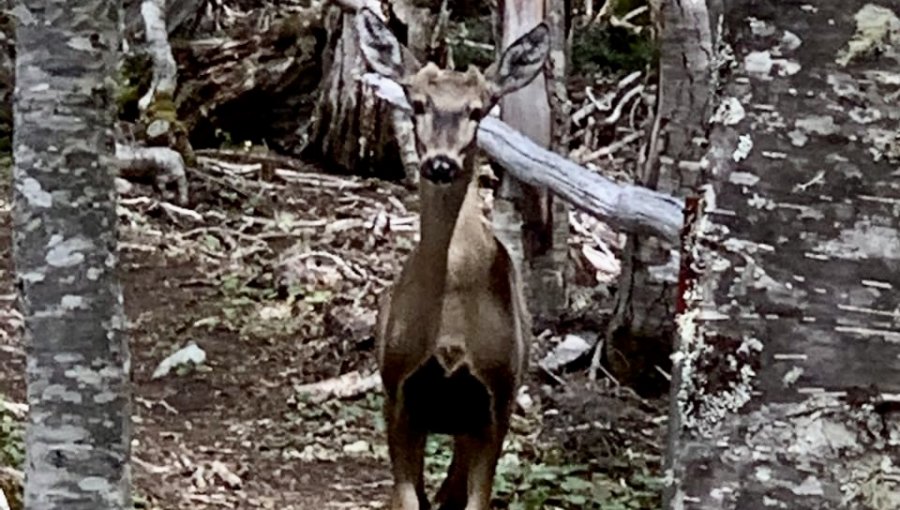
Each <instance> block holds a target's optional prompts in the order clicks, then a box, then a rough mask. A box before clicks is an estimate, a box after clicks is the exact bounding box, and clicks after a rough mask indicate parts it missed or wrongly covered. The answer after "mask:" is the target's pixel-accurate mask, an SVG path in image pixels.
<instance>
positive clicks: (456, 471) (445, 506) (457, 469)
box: [435, 436, 471, 510]
mask: <svg viewBox="0 0 900 510" xmlns="http://www.w3.org/2000/svg"><path fill="white" fill-rule="evenodd" d="M468 448H471V446H469V445H467V444H466V442H465V438H464V437H463V436H457V437H455V438H454V442H453V460H452V461H451V462H450V469H449V470H448V471H447V478H445V479H444V483H442V484H441V488H440V489H439V490H438V493H437V497H435V503H437V507H438V510H463V509H465V508H466V495H467V491H466V487H467V484H468V473H469V451H468Z"/></svg>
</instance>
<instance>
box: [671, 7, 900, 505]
mask: <svg viewBox="0 0 900 510" xmlns="http://www.w3.org/2000/svg"><path fill="white" fill-rule="evenodd" d="M724 5H725V8H724V18H723V22H722V26H723V27H724V34H723V44H721V45H719V46H718V47H717V50H719V51H718V52H717V53H716V54H715V55H718V57H719V59H720V60H718V61H717V62H716V63H715V64H716V66H717V68H719V69H721V70H722V72H723V73H724V76H723V78H722V81H721V83H718V84H716V83H713V84H712V85H713V86H716V85H718V87H716V88H712V87H711V88H710V90H716V91H717V93H718V95H717V100H718V101H717V102H718V104H719V106H718V108H717V110H716V113H715V115H714V116H713V122H714V124H713V128H712V130H711V135H710V138H709V152H708V154H707V158H708V160H707V161H708V165H707V168H709V169H710V170H711V171H710V175H709V181H710V182H709V185H708V186H707V187H706V188H705V191H704V194H703V196H702V197H701V198H700V199H699V200H698V201H694V205H693V207H692V212H691V217H690V222H689V225H690V226H689V227H688V229H687V232H686V243H685V250H684V251H683V255H682V256H683V258H684V259H685V260H684V263H683V265H682V272H681V280H680V288H681V291H680V295H681V300H680V303H679V316H678V320H677V323H678V334H677V340H678V345H677V349H678V352H677V357H676V360H677V363H676V365H675V368H674V372H673V376H674V379H673V383H674V389H673V393H672V395H673V410H672V416H671V435H670V439H671V444H670V455H669V457H670V464H671V465H670V470H669V471H668V472H669V473H670V474H671V477H672V483H671V485H670V486H669V493H668V494H667V505H668V506H667V507H668V508H672V509H676V508H677V509H716V510H720V509H722V510H732V509H754V510H755V509H759V508H790V509H795V510H813V509H815V510H830V509H877V510H887V509H896V508H900V481H898V480H900V478H898V471H897V469H898V468H897V459H900V442H898V440H897V438H900V409H898V401H900V399H898V394H900V377H898V373H900V372H898V360H900V333H898V329H900V328H898V326H900V315H898V309H897V303H898V302H900V291H898V289H900V207H898V204H900V201H898V194H897V186H896V183H897V168H898V166H900V139H898V138H897V133H900V106H898V103H897V100H896V98H897V94H898V82H897V69H898V66H900V53H898V51H897V50H898V48H900V39H898V36H897V34H898V29H900V5H898V3H897V2H882V3H880V5H879V4H873V3H868V2H866V1H863V0H845V1H837V0H830V1H826V0H822V1H819V2H816V3H815V6H803V7H801V6H799V5H798V4H795V3H792V2H782V1H778V0H731V1H729V2H725V3H724ZM807 7H808V8H807ZM712 19H713V20H716V19H718V18H717V17H713V18H712ZM726 49H727V51H728V52H727V53H725V51H724V50H726Z"/></svg>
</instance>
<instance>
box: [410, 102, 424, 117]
mask: <svg viewBox="0 0 900 510" xmlns="http://www.w3.org/2000/svg"><path fill="white" fill-rule="evenodd" d="M412 109H413V113H415V114H416V115H423V114H424V113H425V103H423V102H422V101H421V100H419V99H415V100H413V102H412Z"/></svg>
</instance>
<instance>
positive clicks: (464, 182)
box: [417, 178, 469, 293]
mask: <svg viewBox="0 0 900 510" xmlns="http://www.w3.org/2000/svg"><path fill="white" fill-rule="evenodd" d="M468 181H469V180H468V179H464V178H461V179H458V180H457V181H456V182H453V183H451V184H450V185H448V186H436V185H434V184H432V183H430V182H426V181H424V180H423V181H422V182H420V184H419V197H420V204H421V216H420V220H419V224H420V232H419V238H420V239H419V248H418V250H417V251H418V256H417V261H418V266H419V267H418V268H417V269H418V271H419V275H420V276H422V277H423V278H422V279H421V280H420V281H422V282H423V283H424V284H425V286H426V287H427V288H428V289H432V290H433V291H434V292H436V293H442V292H443V290H444V284H445V283H446V279H447V263H448V258H449V252H450V243H451V241H452V239H453V233H454V231H455V229H456V225H457V222H458V220H459V216H460V212H461V210H462V208H463V203H464V202H465V200H466V195H467V192H468V191H469V190H468V188H469V182H468Z"/></svg>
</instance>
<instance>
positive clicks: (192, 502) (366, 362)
mask: <svg viewBox="0 0 900 510" xmlns="http://www.w3.org/2000/svg"><path fill="white" fill-rule="evenodd" d="M275 166H282V167H283V166H284V162H283V161H282V162H279V163H278V165H275ZM273 168H274V166H273V165H272V164H271V163H270V162H265V161H263V162H261V163H246V162H245V163H237V162H236V160H235V158H233V157H231V156H230V155H228V154H225V153H222V154H206V155H204V156H202V157H201V158H200V169H199V170H198V171H195V172H193V173H192V174H191V194H192V197H191V203H190V204H189V205H187V206H185V207H184V208H183V209H179V208H177V207H171V206H170V205H169V204H163V203H161V200H160V198H159V195H158V194H157V193H155V192H154V191H153V190H152V189H144V188H140V187H138V189H136V190H135V191H134V192H133V193H132V194H131V195H126V196H125V197H123V199H122V204H121V206H120V220H121V245H120V248H121V270H122V272H121V275H122V281H123V285H124V293H125V296H124V297H125V303H126V313H127V316H128V319H129V324H130V341H131V352H132V357H133V363H132V365H133V376H132V377H133V391H134V403H133V404H134V405H133V415H134V448H133V476H134V492H135V500H136V507H138V508H155V509H165V510H174V509H212V508H241V509H256V508H262V509H279V510H290V509H309V508H383V507H384V502H385V499H386V495H387V491H388V488H389V487H390V476H389V475H390V474H389V468H388V462H387V456H386V446H385V444H384V437H383V423H382V420H381V417H380V416H379V407H380V393H379V390H380V388H374V389H370V390H368V391H364V392H361V393H360V394H357V395H354V396H351V397H348V398H343V399H337V398H330V399H327V400H325V401H322V402H318V401H311V400H310V399H309V397H308V396H305V395H304V394H302V393H300V392H299V387H300V385H303V384H307V383H312V382H315V381H322V380H327V379H330V378H334V377H338V376H340V375H342V374H347V373H351V372H354V371H358V372H359V373H360V374H362V375H368V374H371V373H372V372H373V371H374V369H375V363H374V356H373V352H372V336H371V335H372V331H371V328H372V325H373V323H374V316H375V303H376V299H377V297H378V295H379V294H380V293H381V292H382V290H383V289H384V288H385V287H386V285H388V284H389V282H390V281H391V280H392V278H393V275H394V274H396V272H397V271H398V269H399V267H400V263H401V262H402V260H403V257H404V256H405V255H406V253H408V252H409V249H410V248H411V246H412V244H413V242H414V233H415V229H416V225H417V216H416V208H417V204H416V202H415V196H414V195H413V194H410V193H408V192H407V191H406V190H405V189H403V188H402V187H400V186H396V185H392V184H388V183H384V182H378V181H367V180H361V179H355V178H343V177H335V176H327V175H322V174H320V173H318V172H316V171H315V169H310V168H307V167H304V166H303V165H300V164H299V163H298V164H292V165H288V168H281V169H279V170H287V171H286V172H285V171H280V172H279V171H275V172H274V173H273ZM4 196H5V197H8V196H9V194H8V193H6V194H5V195H4ZM2 206H3V207H2V213H0V222H2V223H0V256H2V258H3V261H2V265H0V268H2V274H0V285H2V287H0V307H2V309H0V318H2V319H3V320H2V322H3V329H2V336H0V397H2V398H3V399H5V400H6V401H11V402H18V403H24V402H25V391H24V390H25V388H24V381H23V373H24V349H23V346H22V342H21V338H20V324H21V320H20V316H19V315H18V313H17V312H16V311H15V306H16V305H15V294H14V288H13V281H12V270H11V264H10V246H9V228H10V222H9V205H8V200H4V201H3V203H2ZM587 310H590V307H588V309H587ZM590 313H592V312H590V311H582V312H580V314H581V316H582V317H584V316H585V315H590ZM597 313H599V312H597ZM576 315H578V314H576ZM594 315H596V313H594ZM602 320H603V318H602V317H597V316H594V317H591V320H590V321H587V322H585V321H581V320H579V319H575V320H572V321H569V323H567V324H565V325H560V326H559V327H557V328H553V329H552V330H551V331H547V332H538V333H540V334H539V336H538V340H537V342H538V346H537V348H536V349H535V358H536V359H538V358H540V357H541V356H543V355H544V354H545V353H546V352H547V351H548V350H549V349H550V348H551V347H552V346H553V345H554V344H555V342H558V341H559V338H560V336H561V335H562V334H565V333H566V332H567V331H569V330H580V329H584V324H585V323H596V322H598V321H599V322H602ZM189 342H193V343H195V344H196V345H197V346H198V347H200V348H201V349H203V350H204V351H205V353H206V361H205V362H204V363H203V364H202V365H201V366H198V367H193V368H182V369H179V370H176V371H173V372H172V373H170V374H168V375H166V376H163V377H160V378H156V379H154V378H153V377H152V375H153V372H154V371H155V370H156V368H157V366H158V365H159V363H160V361H162V360H163V359H164V358H165V357H166V356H168V355H169V354H171V353H173V352H175V351H177V350H178V349H180V348H182V347H184V346H185V345H187V344H188V343H189ZM535 365H536V364H535ZM527 393H528V396H529V397H530V399H531V401H533V402H534V405H533V406H531V407H530V408H528V409H527V410H523V411H520V412H519V413H518V414H517V416H516V418H515V421H514V424H513V432H512V434H511V437H510V438H509V440H508V444H507V448H506V452H507V453H506V454H505V455H504V457H503V459H502V460H501V465H500V468H499V472H498V477H497V484H496V488H495V494H496V500H497V507H498V508H521V509H525V508H605V509H618V508H623V509H624V508H634V509H651V508H658V501H659V499H658V498H659V488H660V483H661V482H660V480H659V477H660V472H659V464H660V452H661V450H662V443H663V439H662V438H663V437H664V434H663V431H664V428H665V418H664V410H665V403H664V402H656V401H655V402H649V401H646V400H643V399H640V398H638V397H637V396H635V395H634V394H633V393H632V392H630V391H628V390H626V389H621V388H618V389H616V388H610V386H609V385H608V384H606V383H604V382H593V383H592V382H590V381H588V380H587V378H586V377H585V375H584V372H583V371H579V370H573V371H569V372H568V373H562V374H557V375H555V376H552V377H551V376H548V375H547V374H546V373H543V372H542V371H541V370H540V369H538V368H534V369H533V370H532V373H531V375H530V380H529V383H528V390H527ZM445 446H446V441H445V440H443V439H441V438H436V439H434V440H433V441H431V442H430V443H429V452H430V453H431V455H430V456H429V461H428V465H427V468H428V473H429V477H428V481H429V486H430V487H432V488H434V487H435V485H436V484H437V483H438V482H439V480H440V475H441V473H442V472H443V469H445V468H446V465H447V464H448V460H449V459H448V455H449V452H448V451H447V450H446V448H444V447H445Z"/></svg>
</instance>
